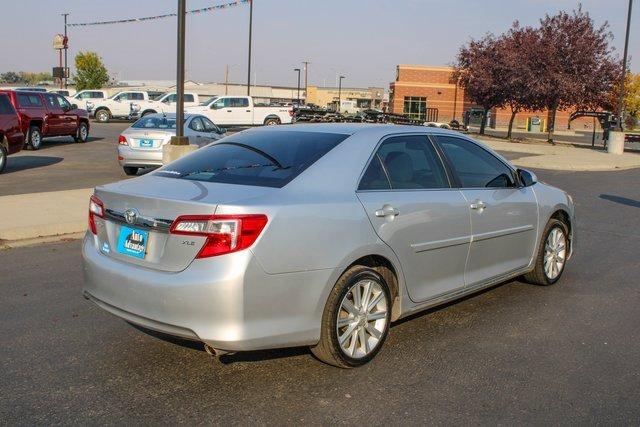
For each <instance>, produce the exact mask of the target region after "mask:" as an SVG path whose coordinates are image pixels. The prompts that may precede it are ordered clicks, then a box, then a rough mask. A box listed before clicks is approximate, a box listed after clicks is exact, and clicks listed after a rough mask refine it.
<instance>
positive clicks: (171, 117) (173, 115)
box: [145, 113, 202, 120]
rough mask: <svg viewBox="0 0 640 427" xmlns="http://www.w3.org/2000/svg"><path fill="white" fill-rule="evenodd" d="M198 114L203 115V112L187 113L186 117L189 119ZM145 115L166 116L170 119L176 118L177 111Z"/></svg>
mask: <svg viewBox="0 0 640 427" xmlns="http://www.w3.org/2000/svg"><path fill="white" fill-rule="evenodd" d="M196 116H202V114H193V113H188V114H187V113H185V115H184V119H185V120H187V119H190V118H192V117H196ZM145 117H166V118H168V119H175V118H176V113H153V114H147V115H146V116H145Z"/></svg>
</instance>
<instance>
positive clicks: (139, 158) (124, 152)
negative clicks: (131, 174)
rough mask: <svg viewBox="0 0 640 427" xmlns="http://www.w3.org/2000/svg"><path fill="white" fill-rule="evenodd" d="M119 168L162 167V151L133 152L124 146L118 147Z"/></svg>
mask: <svg viewBox="0 0 640 427" xmlns="http://www.w3.org/2000/svg"><path fill="white" fill-rule="evenodd" d="M118 163H120V166H137V167H145V166H162V149H160V150H134V149H132V148H131V147H129V146H126V145H118Z"/></svg>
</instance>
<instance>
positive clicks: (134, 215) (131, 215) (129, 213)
mask: <svg viewBox="0 0 640 427" xmlns="http://www.w3.org/2000/svg"><path fill="white" fill-rule="evenodd" d="M124 219H125V221H127V222H128V223H129V224H135V223H136V220H137V219H138V211H137V210H135V209H127V210H126V211H124Z"/></svg>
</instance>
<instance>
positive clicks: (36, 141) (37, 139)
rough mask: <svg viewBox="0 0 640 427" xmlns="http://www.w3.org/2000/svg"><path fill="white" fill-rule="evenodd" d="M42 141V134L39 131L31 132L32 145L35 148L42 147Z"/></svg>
mask: <svg viewBox="0 0 640 427" xmlns="http://www.w3.org/2000/svg"><path fill="white" fill-rule="evenodd" d="M41 142H42V136H41V135H40V132H39V131H34V132H32V133H31V141H30V143H31V146H32V147H33V148H38V147H40V143H41Z"/></svg>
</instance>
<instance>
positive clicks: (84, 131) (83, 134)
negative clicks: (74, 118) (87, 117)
mask: <svg viewBox="0 0 640 427" xmlns="http://www.w3.org/2000/svg"><path fill="white" fill-rule="evenodd" d="M80 139H81V140H82V141H86V140H87V127H86V126H80Z"/></svg>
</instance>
